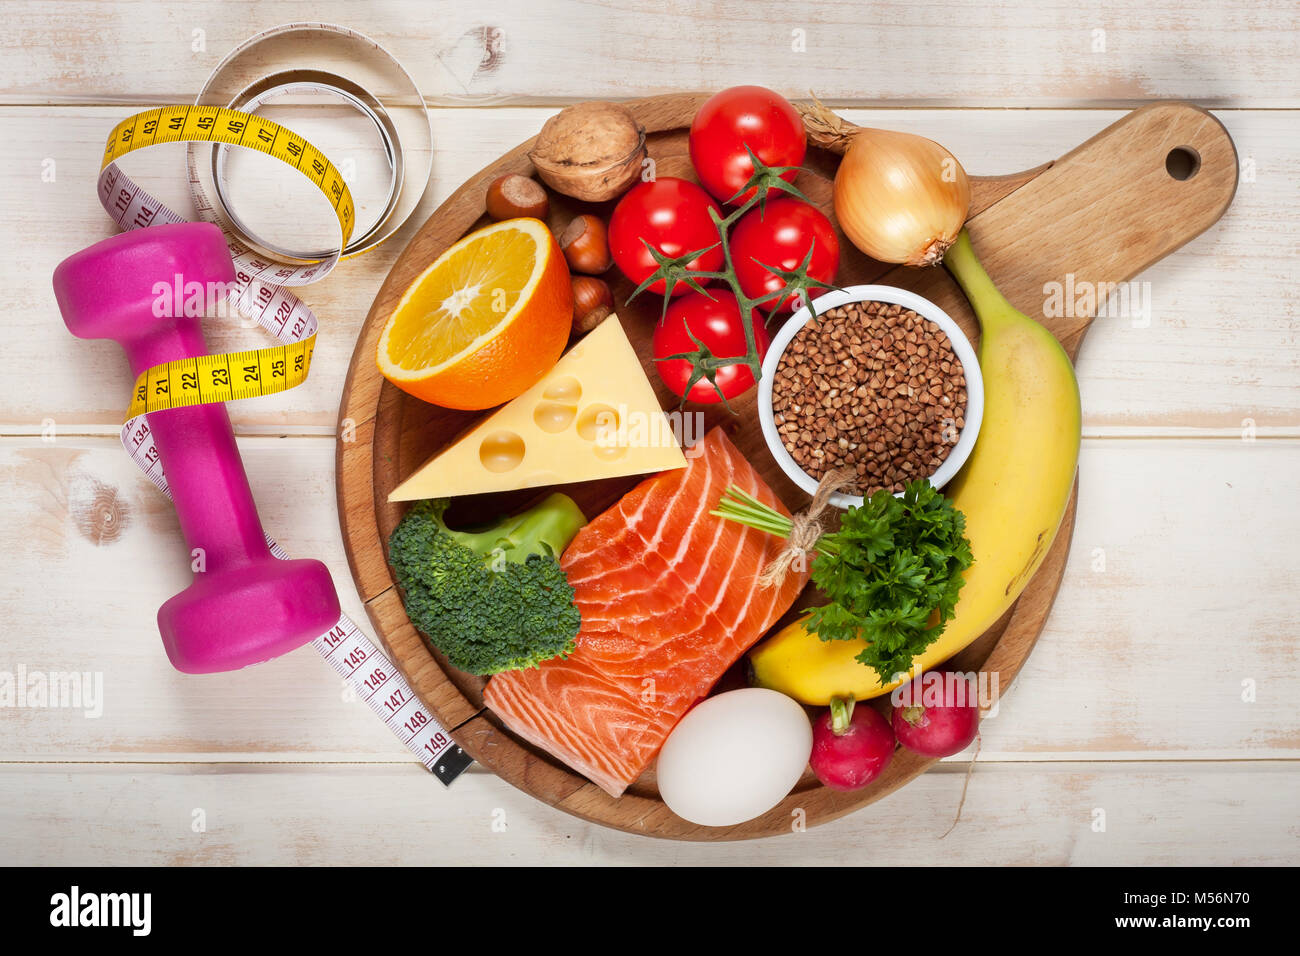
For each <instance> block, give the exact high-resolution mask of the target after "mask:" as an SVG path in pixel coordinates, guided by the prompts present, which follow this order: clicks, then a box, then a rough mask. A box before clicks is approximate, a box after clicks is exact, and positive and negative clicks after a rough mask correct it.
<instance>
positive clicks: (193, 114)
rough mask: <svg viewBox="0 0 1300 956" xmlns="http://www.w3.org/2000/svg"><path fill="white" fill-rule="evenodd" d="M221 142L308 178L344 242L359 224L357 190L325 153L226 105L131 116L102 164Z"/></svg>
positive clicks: (116, 133) (113, 135)
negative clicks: (152, 149)
mask: <svg viewBox="0 0 1300 956" xmlns="http://www.w3.org/2000/svg"><path fill="white" fill-rule="evenodd" d="M195 142H208V143H222V144H225V145H227V146H242V147H244V148H245V149H255V150H258V151H259V152H263V153H266V154H267V155H268V156H274V157H275V158H276V159H279V160H281V161H283V162H286V163H288V164H289V165H290V166H292V167H293V168H294V169H297V170H298V171H299V172H301V173H303V174H304V175H306V176H307V177H308V178H309V179H311V180H312V182H314V183H315V184H316V185H317V187H318V188H319V189H320V190H321V192H323V193H324V194H325V196H326V198H328V199H329V201H330V205H331V206H333V207H334V211H335V213H336V214H337V215H338V219H339V225H341V226H342V227H343V234H344V241H343V244H344V245H347V239H348V238H349V237H350V236H351V234H352V229H353V227H354V226H355V225H356V223H355V219H356V206H355V204H354V202H353V199H352V191H351V190H350V189H348V184H347V182H346V181H345V180H344V179H343V174H342V173H340V172H339V170H338V168H337V167H336V166H335V165H334V164H333V163H331V162H330V161H329V160H328V159H326V158H325V154H324V153H322V152H321V151H320V150H319V149H317V148H316V147H315V146H313V145H312V144H311V143H309V142H307V140H305V139H303V138H302V137H301V136H299V135H298V134H297V133H294V132H292V131H291V130H287V129H285V128H284V127H283V126H281V125H280V124H279V123H275V122H272V121H271V120H269V119H265V118H264V117H261V116H258V115H256V114H254V113H241V112H240V111H239V110H232V109H227V108H226V107H224V106H160V107H157V108H155V109H151V110H145V111H144V112H143V113H136V114H135V115H134V116H129V117H127V118H126V119H124V120H122V122H120V123H118V124H117V126H116V127H114V129H113V132H112V133H110V134H109V137H108V143H107V144H106V145H105V147H104V162H103V164H102V165H103V166H107V165H108V164H109V163H112V162H115V161H116V160H118V159H120V158H121V157H123V156H125V155H126V154H127V153H130V152H133V151H135V150H137V149H144V148H145V147H148V146H156V145H158V144H159V143H195Z"/></svg>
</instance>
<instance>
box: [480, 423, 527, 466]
mask: <svg viewBox="0 0 1300 956" xmlns="http://www.w3.org/2000/svg"><path fill="white" fill-rule="evenodd" d="M524 451H525V449H524V440H523V438H521V437H520V436H519V435H517V434H516V433H515V432H512V431H506V430H504V429H503V430H501V431H497V432H492V434H490V435H488V436H487V437H486V438H484V439H483V443H482V444H481V445H479V446H478V457H479V461H481V462H483V467H484V468H486V469H487V470H488V471H493V472H496V473H497V474H501V473H502V472H506V471H513V470H514V469H516V468H518V467H519V465H520V463H521V462H522V461H523V460H524Z"/></svg>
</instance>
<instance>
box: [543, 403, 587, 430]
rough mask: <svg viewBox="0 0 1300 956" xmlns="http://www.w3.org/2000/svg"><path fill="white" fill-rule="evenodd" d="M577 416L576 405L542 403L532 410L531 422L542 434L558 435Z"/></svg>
mask: <svg viewBox="0 0 1300 956" xmlns="http://www.w3.org/2000/svg"><path fill="white" fill-rule="evenodd" d="M577 414H578V406H577V405H565V404H562V403H561V402H542V403H541V404H540V405H538V406H537V407H536V408H535V409H533V421H535V422H536V423H537V427H538V428H540V429H541V430H542V431H544V432H549V433H550V434H552V435H558V434H559V433H560V432H562V431H564V430H565V429H566V428H568V427H569V426H570V425H572V424H573V419H574V417H575V416H576V415H577Z"/></svg>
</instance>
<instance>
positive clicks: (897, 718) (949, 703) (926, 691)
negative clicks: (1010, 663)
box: [891, 671, 980, 757]
mask: <svg viewBox="0 0 1300 956" xmlns="http://www.w3.org/2000/svg"><path fill="white" fill-rule="evenodd" d="M891 723H892V724H893V727H894V733H895V734H897V735H898V742H899V743H900V744H902V745H903V746H904V747H906V748H907V749H908V750H911V751H914V752H915V753H919V754H922V755H924V756H926V757H951V756H952V755H953V754H955V753H961V752H962V751H963V750H965V749H966V748H967V747H968V746H970V742H971V741H972V740H974V739H975V735H976V734H977V733H978V732H979V726H980V708H979V699H978V697H977V696H976V691H975V682H974V681H973V680H971V679H970V678H969V677H963V676H961V675H958V674H942V673H940V672H938V671H930V672H928V673H925V674H922V675H921V676H920V677H918V678H916V679H915V680H914V681H912V682H911V683H910V684H908V685H906V686H904V687H901V688H899V689H898V690H897V691H895V692H894V712H893V715H892V720H891Z"/></svg>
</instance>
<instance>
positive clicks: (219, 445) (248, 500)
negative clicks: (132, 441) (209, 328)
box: [122, 315, 270, 571]
mask: <svg viewBox="0 0 1300 956" xmlns="http://www.w3.org/2000/svg"><path fill="white" fill-rule="evenodd" d="M141 321H142V322H156V321H157V320H156V319H154V318H153V316H152V315H150V316H142V317H141ZM122 347H123V349H125V351H126V355H127V360H128V361H129V362H130V363H131V373H132V375H135V376H139V375H140V373H141V372H144V371H146V370H147V369H150V368H152V367H154V366H155V365H161V364H163V363H164V362H173V361H176V360H178V359H187V358H197V357H199V356H203V355H207V354H208V350H207V346H206V344H205V343H204V341H203V332H202V330H201V329H200V328H199V325H198V322H196V321H194V320H192V319H189V320H186V319H181V320H179V321H178V322H177V323H176V324H175V325H172V326H170V327H167V328H160V329H156V330H155V331H154V332H153V333H152V334H151V335H150V336H149V337H148V338H143V339H135V340H128V341H124V342H122ZM148 421H149V430H150V431H151V432H152V433H153V440H154V445H155V446H157V448H158V458H159V461H160V462H161V463H162V467H163V471H164V472H166V474H167V484H168V487H169V488H170V489H171V493H172V500H173V501H174V502H175V504H176V516H177V518H178V519H179V520H180V525H181V532H182V533H183V534H184V535H185V540H186V542H187V543H188V544H189V546H190V549H191V551H193V550H194V549H196V548H199V549H202V553H203V559H204V561H205V562H206V564H207V569H208V570H209V571H220V570H224V569H226V568H230V567H234V566H236V565H237V564H240V563H248V562H250V561H259V560H265V559H266V558H268V557H270V550H269V549H268V548H267V545H266V534H265V533H264V532H263V530H262V522H261V520H260V519H259V518H258V515H257V506H256V505H255V504H254V502H253V492H252V490H251V489H250V488H249V486H248V476H247V475H246V474H245V472H244V466H243V463H242V462H241V460H240V457H239V450H238V448H237V447H236V445H235V432H234V429H233V428H232V427H231V424H230V415H229V413H228V412H227V411H226V406H225V405H223V404H221V403H214V404H210V405H189V406H182V407H180V408H168V409H163V410H162V411H157V412H150V413H149V415H148Z"/></svg>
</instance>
